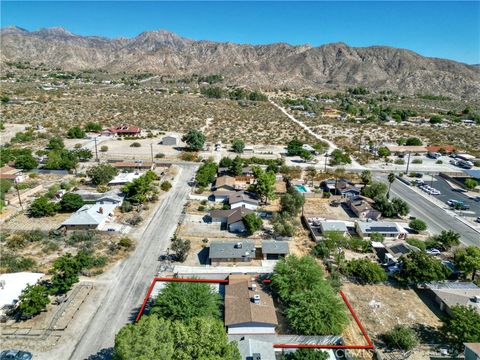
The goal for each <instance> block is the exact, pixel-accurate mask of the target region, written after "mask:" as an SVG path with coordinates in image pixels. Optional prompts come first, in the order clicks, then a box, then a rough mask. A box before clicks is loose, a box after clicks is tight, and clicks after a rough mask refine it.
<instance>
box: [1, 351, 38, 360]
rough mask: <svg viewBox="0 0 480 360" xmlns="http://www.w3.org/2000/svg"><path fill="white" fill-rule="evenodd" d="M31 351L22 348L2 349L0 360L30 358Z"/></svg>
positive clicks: (25, 359)
mask: <svg viewBox="0 0 480 360" xmlns="http://www.w3.org/2000/svg"><path fill="white" fill-rule="evenodd" d="M32 357H33V356H32V353H29V352H27V351H22V350H14V349H12V350H4V351H2V352H1V353H0V360H31V359H32Z"/></svg>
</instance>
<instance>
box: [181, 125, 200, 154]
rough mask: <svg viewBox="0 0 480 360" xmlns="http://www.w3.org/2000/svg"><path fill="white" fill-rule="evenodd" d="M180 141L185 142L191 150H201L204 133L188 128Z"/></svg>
mask: <svg viewBox="0 0 480 360" xmlns="http://www.w3.org/2000/svg"><path fill="white" fill-rule="evenodd" d="M182 141H184V142H186V143H187V145H188V148H189V149H190V150H191V151H199V150H202V149H203V146H204V145H205V135H203V133H202V132H200V131H198V130H195V129H190V130H189V131H188V133H187V134H185V135H184V136H183V138H182Z"/></svg>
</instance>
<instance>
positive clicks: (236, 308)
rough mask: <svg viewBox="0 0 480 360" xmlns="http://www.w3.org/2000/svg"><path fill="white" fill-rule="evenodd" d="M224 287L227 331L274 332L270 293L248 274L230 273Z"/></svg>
mask: <svg viewBox="0 0 480 360" xmlns="http://www.w3.org/2000/svg"><path fill="white" fill-rule="evenodd" d="M228 280H229V283H228V285H227V286H225V326H226V327H227V332H228V334H246V335H248V334H275V328H276V327H277V325H278V319H277V314H276V312H275V306H274V304H273V299H272V296H271V295H270V294H268V293H267V292H265V291H264V290H263V289H262V284H261V283H258V282H257V281H256V279H255V278H252V276H251V275H230V276H229V278H228Z"/></svg>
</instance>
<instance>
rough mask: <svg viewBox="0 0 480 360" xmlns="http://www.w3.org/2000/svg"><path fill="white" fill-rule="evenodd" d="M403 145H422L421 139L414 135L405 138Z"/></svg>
mask: <svg viewBox="0 0 480 360" xmlns="http://www.w3.org/2000/svg"><path fill="white" fill-rule="evenodd" d="M405 145H407V146H422V140H420V139H419V138H416V137H409V138H408V139H407V140H405Z"/></svg>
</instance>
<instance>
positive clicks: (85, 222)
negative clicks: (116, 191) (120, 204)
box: [60, 203, 117, 230]
mask: <svg viewBox="0 0 480 360" xmlns="http://www.w3.org/2000/svg"><path fill="white" fill-rule="evenodd" d="M116 207H117V204H108V203H105V204H98V203H97V204H87V205H84V206H82V207H81V208H80V209H78V210H77V212H75V213H74V214H73V215H72V216H70V217H69V218H68V219H67V220H65V221H64V222H63V223H62V225H60V227H61V228H64V229H66V230H96V229H98V228H99V227H102V226H103V225H104V224H105V223H107V222H108V221H111V220H112V219H113V217H114V210H115V208H116Z"/></svg>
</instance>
